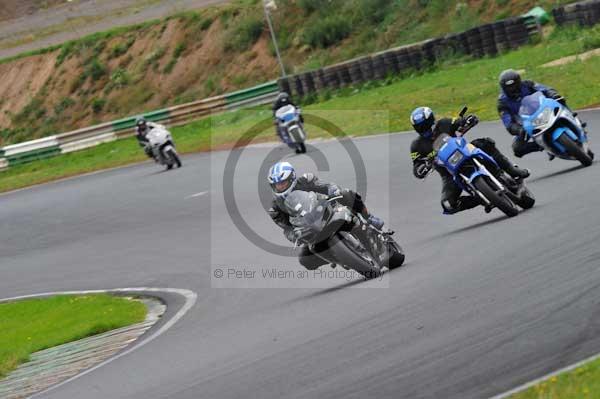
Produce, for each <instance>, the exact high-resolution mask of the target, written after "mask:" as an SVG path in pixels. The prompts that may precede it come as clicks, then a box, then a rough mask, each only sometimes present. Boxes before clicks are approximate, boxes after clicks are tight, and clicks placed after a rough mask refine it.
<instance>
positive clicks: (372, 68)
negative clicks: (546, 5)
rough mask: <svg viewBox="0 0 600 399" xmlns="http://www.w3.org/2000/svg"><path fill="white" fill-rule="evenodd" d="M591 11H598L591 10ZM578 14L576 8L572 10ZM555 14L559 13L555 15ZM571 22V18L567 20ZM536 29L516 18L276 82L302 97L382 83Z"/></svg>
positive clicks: (525, 38) (486, 50)
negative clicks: (328, 90)
mask: <svg viewBox="0 0 600 399" xmlns="http://www.w3.org/2000/svg"><path fill="white" fill-rule="evenodd" d="M586 4H587V5H586V7H587V8H585V10H587V11H586V12H587V14H586V15H587V18H588V20H590V18H591V16H594V18H596V17H595V15H596V14H593V13H592V12H591V11H590V10H594V12H595V10H597V11H598V12H597V14H598V18H599V19H600V0H593V1H589V2H587V3H586ZM592 5H593V6H594V7H598V8H597V9H596V8H593V7H592ZM572 9H574V10H575V9H577V10H579V12H580V11H581V9H582V6H581V4H579V5H578V7H572ZM557 10H558V11H557ZM557 10H553V12H554V14H555V16H556V15H559V16H560V17H559V18H558V19H560V18H563V17H565V18H566V16H567V14H568V13H569V12H570V11H569V10H571V9H570V8H569V9H567V6H566V7H561V8H560V9H557ZM569 18H571V17H569ZM538 29H539V26H538V25H537V23H536V22H535V18H534V17H516V18H511V19H506V20H503V21H498V22H494V23H491V24H486V25H482V26H479V27H476V28H472V29H469V30H468V31H466V32H462V33H455V34H449V35H446V36H444V37H441V38H436V39H430V40H426V41H423V42H420V43H415V44H411V45H405V46H401V47H396V48H393V49H390V50H387V51H382V52H379V53H376V54H373V55H371V56H365V57H360V58H356V59H353V60H350V61H346V62H343V63H340V64H336V65H332V66H329V67H326V68H322V69H317V70H314V71H310V72H306V73H303V74H300V75H295V76H291V77H287V78H283V79H280V80H279V87H280V89H281V90H283V91H286V92H288V93H293V94H294V95H296V96H299V97H302V96H304V95H307V94H311V93H315V92H319V91H321V90H324V89H339V88H341V87H345V86H348V85H353V84H360V83H363V82H368V81H371V80H375V79H377V80H380V79H384V78H385V77H386V76H387V75H388V74H398V73H402V72H404V71H407V70H421V69H424V68H427V67H428V66H429V65H431V64H434V63H435V62H436V61H438V60H440V59H442V58H444V57H447V56H448V55H453V54H459V55H460V54H468V55H471V56H472V57H475V58H479V57H484V56H494V55H496V54H498V53H501V52H504V51H507V50H509V49H513V48H517V47H519V46H521V45H523V44H526V43H528V42H529V38H530V37H531V36H532V35H533V34H535V33H536V32H538Z"/></svg>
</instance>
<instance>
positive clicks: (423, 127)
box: [410, 107, 435, 138]
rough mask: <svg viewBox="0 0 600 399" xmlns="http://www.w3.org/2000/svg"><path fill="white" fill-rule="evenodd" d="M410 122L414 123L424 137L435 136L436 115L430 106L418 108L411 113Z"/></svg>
mask: <svg viewBox="0 0 600 399" xmlns="http://www.w3.org/2000/svg"><path fill="white" fill-rule="evenodd" d="M410 123H411V124H412V125H413V127H414V128H415V130H416V131H417V133H419V134H420V135H421V136H422V137H425V138H431V137H433V129H432V128H433V125H434V123H435V115H434V114H433V111H432V110H431V108H429V107H419V108H416V109H415V110H414V111H413V112H412V114H410Z"/></svg>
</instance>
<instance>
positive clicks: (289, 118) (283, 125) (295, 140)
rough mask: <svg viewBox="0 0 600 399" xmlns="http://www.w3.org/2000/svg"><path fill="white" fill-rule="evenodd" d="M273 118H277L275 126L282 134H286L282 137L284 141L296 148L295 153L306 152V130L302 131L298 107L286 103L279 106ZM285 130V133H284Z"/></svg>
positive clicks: (302, 125) (302, 126)
mask: <svg viewBox="0 0 600 399" xmlns="http://www.w3.org/2000/svg"><path fill="white" fill-rule="evenodd" d="M275 118H277V127H278V129H279V131H280V132H282V134H285V136H287V141H286V140H285V137H282V139H283V140H284V142H285V143H286V144H287V145H288V146H289V147H290V148H293V149H295V150H296V154H304V153H305V152H306V146H305V145H304V141H306V132H305V131H304V124H303V123H302V120H301V119H300V108H296V107H294V106H293V105H286V106H283V107H281V108H279V109H278V110H277V111H276V112H275ZM284 132H285V133H284Z"/></svg>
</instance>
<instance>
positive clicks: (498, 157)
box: [493, 151, 530, 179]
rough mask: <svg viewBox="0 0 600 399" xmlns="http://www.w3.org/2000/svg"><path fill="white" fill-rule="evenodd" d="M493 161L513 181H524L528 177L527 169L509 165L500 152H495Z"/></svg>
mask: <svg viewBox="0 0 600 399" xmlns="http://www.w3.org/2000/svg"><path fill="white" fill-rule="evenodd" d="M493 157H494V160H495V161H496V163H498V166H500V168H501V169H502V170H503V171H505V172H506V173H508V174H509V175H510V176H511V177H512V178H514V179H526V178H528V177H529V175H530V173H529V170H527V169H521V168H519V167H518V166H517V165H514V164H513V163H511V162H510V161H509V160H508V158H506V157H505V156H504V155H503V154H502V153H500V151H496V153H495V154H494V155H493Z"/></svg>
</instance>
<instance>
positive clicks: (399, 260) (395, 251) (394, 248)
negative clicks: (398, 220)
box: [386, 238, 405, 270]
mask: <svg viewBox="0 0 600 399" xmlns="http://www.w3.org/2000/svg"><path fill="white" fill-rule="evenodd" d="M390 240H391V238H390ZM391 241H392V242H390V248H389V250H390V251H391V252H392V256H391V257H390V259H389V260H388V261H387V262H386V266H387V268H388V269H390V270H392V269H395V268H397V267H400V266H402V265H403V264H404V258H405V256H404V253H403V252H402V248H400V246H399V245H398V244H396V242H395V241H394V240H391Z"/></svg>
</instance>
